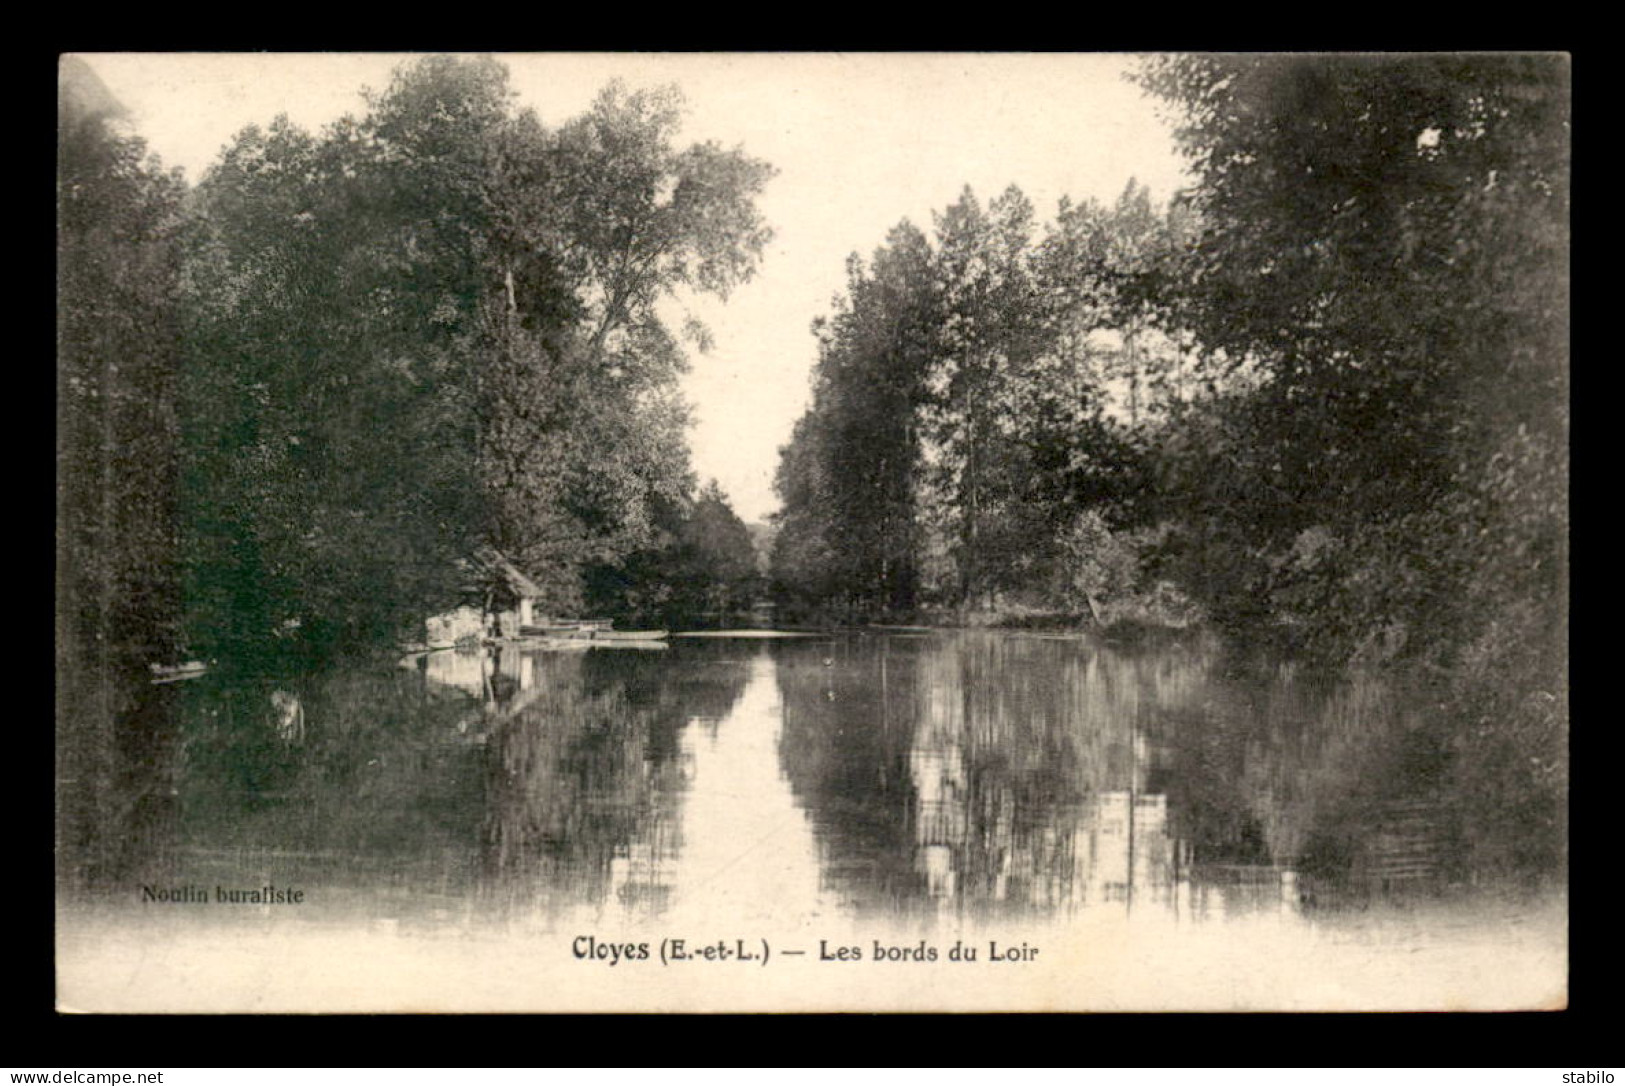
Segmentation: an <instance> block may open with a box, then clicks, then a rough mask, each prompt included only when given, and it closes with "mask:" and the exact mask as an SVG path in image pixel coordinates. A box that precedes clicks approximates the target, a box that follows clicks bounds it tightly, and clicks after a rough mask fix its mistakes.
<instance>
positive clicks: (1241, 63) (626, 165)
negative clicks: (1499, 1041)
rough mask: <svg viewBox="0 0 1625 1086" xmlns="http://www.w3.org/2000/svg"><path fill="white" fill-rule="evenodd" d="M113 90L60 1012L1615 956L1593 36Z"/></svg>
mask: <svg viewBox="0 0 1625 1086" xmlns="http://www.w3.org/2000/svg"><path fill="white" fill-rule="evenodd" d="M59 94H60V97H59V107H58V116H59V133H60V134H59V145H58V163H57V230H58V313H57V327H58V339H57V341H58V359H57V372H58V390H57V391H58V417H57V434H58V447H57V465H58V467H57V493H58V505H57V509H58V521H57V540H58V543H57V547H58V549H57V570H56V600H57V626H56V645H57V657H58V659H57V694H56V705H57V762H56V795H57V809H56V832H57V836H56V855H57V870H58V881H57V888H56V900H57V919H58V925H57V934H56V939H57V942H56V960H57V981H58V994H57V1006H58V1008H59V1010H60V1011H62V1012H64V1013H106V1012H161V1013H187V1012H205V1013H210V1012H249V1013H257V1012H264V1013H276V1012H315V1013H321V1012H350V1011H365V1012H421V1011H432V1012H450V1013H462V1012H532V1011H534V1012H555V1011H567V1012H610V1011H648V1012H692V1011H702V1012H732V1011H773V1012H828V1011H854V1012H857V1011H861V1012H915V1011H1076V1012H1097V1011H1123V1010H1128V1011H1237V1010H1244V1011H1258V1010H1265V1011H1299V1010H1302V1011H1329V1010H1339V1011H1342V1010H1507V1009H1519V1010H1556V1009H1562V1008H1564V1007H1565V1006H1566V1004H1567V999H1568V995H1567V977H1568V914H1567V901H1568V889H1567V886H1568V883H1567V871H1568V867H1567V865H1568V846H1567V841H1568V824H1567V799H1568V662H1567V621H1568V618H1567V598H1568V580H1567V576H1568V572H1567V571H1568V564H1567V563H1568V559H1567V555H1568V507H1567V491H1568V443H1569V437H1568V402H1569V400H1568V396H1569V392H1568V372H1569V370H1568V346H1567V344H1568V287H1569V284H1568V272H1567V267H1568V244H1569V236H1568V206H1569V205H1568V200H1569V173H1568V163H1569V110H1570V78H1569V60H1568V58H1567V57H1564V56H1554V55H1549V54H1534V53H1531V54H1516V53H1503V54H1493V55H1475V54H1459V55H1458V54H1440V55H1433V54H1395V55H1382V54H1361V55H1355V54H1323V55H1314V54H1260V55H1241V54H1223V55H1183V54H1180V55H1175V54H1152V55H1144V56H1128V55H1116V54H1092V53H1078V54H1066V53H1046V54H998V53H967V54H950V53H910V54H881V53H872V54H821V53H715V54H707V53H688V54H658V53H621V54H617V53H559V54H545V53H543V54H498V55H460V54H459V55H431V54H422V55H418V54H375V53H354V54H339V53H334V54H297V55H295V54H257V53H256V54H246V53H245V54H157V53H148V54H82V55H64V56H63V57H62V58H61V60H60V68H59Z"/></svg>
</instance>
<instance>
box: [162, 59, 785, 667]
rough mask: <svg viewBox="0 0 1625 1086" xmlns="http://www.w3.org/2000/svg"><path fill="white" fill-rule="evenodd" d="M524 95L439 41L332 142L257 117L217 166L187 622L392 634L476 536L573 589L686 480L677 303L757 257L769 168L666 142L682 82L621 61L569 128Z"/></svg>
mask: <svg viewBox="0 0 1625 1086" xmlns="http://www.w3.org/2000/svg"><path fill="white" fill-rule="evenodd" d="M512 97H513V96H512V93H511V91H510V90H509V89H508V84H507V73H506V70H505V69H504V68H503V67H502V66H501V65H500V64H498V63H496V62H494V61H491V60H488V59H478V60H466V61H465V60H457V59H453V58H447V57H433V58H426V59H424V60H422V61H419V62H417V63H415V64H413V65H411V66H409V67H407V68H404V69H402V70H401V71H400V72H398V73H397V75H396V77H395V79H394V81H393V82H392V84H391V85H390V86H389V87H388V88H387V89H386V90H385V91H383V92H382V93H380V94H377V95H374V96H373V97H372V98H371V99H370V102H369V105H370V110H369V111H368V113H367V114H366V115H365V116H363V117H360V118H346V119H344V120H342V121H340V122H338V123H337V124H335V125H333V126H331V127H330V128H329V129H327V130H326V131H325V132H323V133H322V134H321V135H319V136H313V135H310V134H308V133H305V132H302V131H300V130H299V129H297V128H296V127H294V126H293V125H291V124H289V123H288V122H287V121H286V120H282V119H279V120H277V121H276V122H274V123H273V124H272V125H271V126H270V127H269V128H267V129H260V128H258V127H253V128H249V129H247V130H245V131H244V132H242V133H241V134H240V135H239V136H238V137H237V138H236V140H235V141H234V142H233V143H232V144H231V146H229V147H228V148H227V149H226V150H225V152H224V154H223V156H222V158H221V160H220V161H219V162H218V163H217V164H216V165H215V167H214V168H213V169H212V170H211V171H210V173H209V175H208V176H207V177H206V178H205V179H204V180H203V182H202V183H201V184H200V185H199V187H198V190H197V192H196V194H195V199H194V202H193V203H194V209H193V210H194V226H195V229H194V233H193V243H192V251H191V253H190V254H189V261H188V266H187V277H186V282H185V287H186V291H185V295H184V298H185V303H184V308H185V311H186V315H187V320H188V352H187V363H186V378H185V388H186V394H187V407H186V410H185V411H184V413H183V414H184V418H185V419H186V421H187V430H186V444H185V449H186V462H187V467H188V471H187V475H186V479H187V484H188V485H187V490H186V499H187V505H186V509H185V511H184V515H183V518H182V520H183V523H184V524H185V525H186V526H187V527H188V528H189V529H190V534H189V538H188V552H187V558H188V561H187V566H186V568H187V570H188V574H189V576H190V582H189V585H188V588H189V598H190V600H191V603H192V608H191V617H192V618H193V620H194V621H193V626H192V629H191V637H192V641H193V643H194V644H197V645H200V646H207V647H209V649H210V650H211V651H212V649H213V647H214V646H217V645H234V646H244V645H252V644H255V643H259V642H268V641H269V642H270V643H276V642H278V641H280V642H283V643H286V644H288V645H290V646H298V647H300V648H301V649H303V650H305V651H308V652H312V653H316V654H318V655H327V654H330V653H331V652H333V651H338V650H342V649H347V648H352V647H357V646H362V645H366V644H372V643H377V642H380V641H386V640H388V639H389V638H391V637H393V636H394V635H395V634H397V633H398V632H399V631H400V630H401V629H403V628H404V627H405V626H406V625H408V624H409V623H411V622H412V621H414V620H420V619H421V618H422V616H423V615H424V613H425V611H426V609H432V608H434V607H436V606H438V605H440V604H443V603H449V602H450V601H451V600H452V599H453V598H455V596H456V595H457V594H458V592H459V591H462V590H464V589H465V588H466V586H467V581H468V573H467V572H466V564H465V562H464V559H466V557H467V555H468V554H469V553H470V552H471V550H472V548H473V547H474V546H476V545H478V544H480V543H486V544H490V545H493V546H495V547H496V548H497V549H498V550H500V551H501V552H503V553H504V554H506V555H508V556H509V557H510V558H511V559H512V560H513V561H514V562H515V563H517V564H518V565H519V566H520V568H522V569H525V570H527V571H528V572H530V573H531V574H532V575H533V577H535V579H537V581H538V582H539V583H540V584H541V585H542V587H543V588H544V590H545V591H546V593H547V597H546V598H544V599H543V600H542V601H541V604H542V606H543V607H544V608H546V609H551V610H554V611H558V612H566V613H567V612H569V611H573V610H575V609H576V608H579V607H580V606H582V605H583V603H584V597H583V587H584V585H583V580H582V577H583V574H584V572H585V571H587V570H588V569H591V568H599V567H603V566H606V565H609V566H612V565H614V564H615V563H618V562H620V561H622V560H623V559H625V558H627V556H629V555H632V554H633V553H635V552H637V551H639V550H647V549H648V548H651V547H655V546H656V545H657V543H658V536H659V525H658V524H657V521H658V519H659V517H660V516H661V515H662V511H663V510H668V509H671V508H676V507H680V506H682V505H684V503H686V502H688V501H689V500H690V492H691V489H692V486H693V481H692V477H691V473H690V471H689V468H688V462H687V450H686V443H685V441H684V433H683V431H684V428H685V426H686V422H687V416H686V410H685V408H684V406H683V404H682V402H681V399H680V397H679V395H678V393H677V390H676V381H677V378H678V376H679V375H680V374H681V372H682V371H683V369H684V368H685V366H686V362H685V359H684V355H683V351H682V348H681V346H680V342H679V337H678V335H677V334H676V333H674V332H673V331H672V330H671V329H669V328H667V327H666V324H665V323H664V321H663V320H662V317H661V314H660V312H659V310H658V309H657V303H658V302H660V300H661V299H662V298H665V297H668V296H671V295H674V294H676V293H678V292H680V291H704V292H710V293H714V294H718V295H723V296H725V295H726V294H727V293H728V291H729V290H730V289H731V288H732V287H734V286H735V285H737V284H738V283H740V282H742V281H743V280H744V279H746V278H748V277H749V276H750V275H751V273H752V271H753V269H754V267H755V265H756V262H757V261H758V259H759V257H760V255H761V252H762V248H763V246H764V244H765V242H766V239H767V237H768V232H767V229H766V227H765V225H764V224H763V223H762V221H761V219H760V216H759V215H758V213H757V212H756V210H755V206H754V199H755V197H756V195H757V194H758V193H759V192H760V190H761V188H762V186H763V185H764V184H765V182H766V180H767V178H768V176H769V174H770V171H769V169H768V167H766V166H765V165H764V164H762V163H760V162H757V161H755V160H753V159H750V158H748V157H747V156H745V155H744V154H743V153H741V152H739V151H728V150H723V149H721V148H719V147H716V146H714V145H710V144H701V145H696V146H692V147H689V148H686V149H681V148H678V147H676V146H674V144H673V138H674V136H675V132H676V128H677V125H678V122H679V120H680V109H679V106H680V100H679V99H678V98H677V97H676V94H675V92H674V91H659V92H638V93H628V92H627V91H626V90H625V89H624V88H621V87H620V86H618V85H611V86H610V87H608V88H606V89H605V91H604V92H603V93H602V94H601V95H600V96H599V98H598V99H597V101H596V102H595V103H594V105H593V107H592V108H591V110H590V111H589V112H588V113H587V114H586V115H584V116H583V117H581V118H579V119H577V120H575V121H572V122H570V123H568V124H566V125H564V126H563V127H562V128H559V129H556V130H553V129H548V128H547V127H545V126H544V125H543V124H542V123H541V122H540V121H539V120H538V119H537V118H536V116H535V115H534V114H532V113H530V112H529V111H516V110H515V108H514V105H513V102H512ZM694 331H695V334H696V335H697V336H698V337H699V338H701V339H703V329H695V330H694Z"/></svg>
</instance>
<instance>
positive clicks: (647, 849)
mask: <svg viewBox="0 0 1625 1086" xmlns="http://www.w3.org/2000/svg"><path fill="white" fill-rule="evenodd" d="M150 697H151V699H153V705H152V706H151V707H149V708H148V710H147V711H146V713H145V715H144V716H143V717H142V719H144V720H147V721H149V724H148V726H147V733H146V734H145V736H144V738H143V740H142V741H141V742H138V743H133V744H132V743H130V742H128V741H126V742H125V743H123V744H122V747H121V749H122V751H123V753H122V754H121V755H120V758H121V759H122V760H121V761H119V764H118V765H116V766H115V767H114V769H113V771H112V772H111V773H110V775H109V774H104V777H103V780H104V783H105V781H109V780H110V781H111V782H112V788H111V791H108V790H107V789H106V788H104V789H103V791H102V793H101V794H99V796H98V798H97V800H96V802H95V803H94V804H92V805H91V806H92V807H93V808H94V812H95V813H94V815H85V816H84V817H81V818H78V819H77V820H75V819H74V818H68V817H67V816H63V817H64V818H66V820H67V821H68V822H71V823H72V825H73V826H74V827H76V829H75V830H74V832H71V833H64V834H63V835H62V837H63V839H62V841H61V842H60V843H59V854H60V856H61V858H62V861H63V867H64V869H65V870H66V871H68V872H69V873H70V874H71V875H72V876H73V877H71V878H68V879H67V881H66V882H65V883H64V890H63V891H62V892H61V893H60V894H59V900H60V902H61V904H60V907H59V918H60V923H59V941H58V956H59V978H60V982H61V987H62V995H61V998H62V1000H63V1001H64V1003H65V1004H66V1005H72V1006H75V1007H84V1008H88V1009H110V1010H111V1009H162V1010H200V1009H201V1010H214V1009H232V1010H253V1009H277V1010H317V1009H367V1010H402V1009H446V1010H473V1009H480V1010H521V1009H525V1010H528V1009H604V1010H608V1009H638V1010H662V1009H730V1010H748V1009H819V1010H836V1009H882V1010H883V1009H1009V1010H1015V1009H1028V1010H1041V1009H1078V1010H1090V1009H1096V1010H1098V1009H1122V1008H1132V1009H1241V1008H1245V1009H1298V1008H1321V1009H1350V1008H1378V1007H1406V1008H1423V1007H1426V1008H1434V1009H1454V1008H1460V1007H1475V1008H1476V1007H1483V1008H1502V1007H1553V1006H1561V1005H1562V1004H1563V1002H1564V999H1565V995H1564V992H1565V977H1566V968H1567V958H1566V945H1567V939H1566V917H1565V908H1564V898H1563V894H1562V891H1561V888H1560V887H1559V888H1553V886H1552V884H1551V880H1548V881H1547V882H1546V883H1545V884H1542V885H1543V886H1544V888H1540V887H1532V886H1530V885H1527V884H1520V885H1519V886H1516V887H1513V886H1509V885H1507V884H1506V883H1504V882H1503V881H1499V880H1497V879H1495V878H1492V877H1491V876H1490V875H1489V873H1488V872H1489V867H1490V864H1489V859H1488V858H1491V857H1495V856H1498V855H1501V854H1503V853H1504V852H1505V851H1506V849H1505V847H1504V846H1505V842H1501V841H1498V840H1496V839H1495V835H1496V832H1497V831H1496V830H1495V829H1494V827H1486V826H1485V825H1483V824H1482V823H1481V822H1480V821H1478V820H1475V819H1473V818H1471V817H1468V814H1467V813H1468V811H1469V810H1470V808H1469V806H1467V805H1465V804H1464V803H1463V802H1462V796H1461V795H1460V789H1461V783H1460V775H1459V774H1457V773H1456V772H1454V770H1453V758H1452V754H1451V751H1450V750H1449V748H1448V744H1447V742H1446V740H1445V739H1444V738H1443V737H1442V736H1441V731H1440V729H1439V727H1438V726H1437V722H1438V719H1439V714H1440V712H1442V711H1443V709H1444V707H1443V706H1440V705H1438V704H1436V703H1434V702H1432V701H1430V699H1429V696H1428V695H1427V693H1426V692H1425V691H1418V690H1415V689H1404V690H1402V689H1396V688H1394V687H1392V686H1390V685H1389V684H1387V683H1385V682H1383V681H1381V680H1380V679H1377V678H1374V677H1348V676H1340V677H1326V676H1317V675H1313V674H1309V673H1306V672H1303V671H1300V670H1299V669H1296V668H1294V667H1292V666H1290V665H1284V664H1282V665H1260V664H1257V663H1256V662H1255V663H1252V664H1248V665H1245V666H1243V665H1239V664H1236V663H1235V662H1233V661H1231V660H1230V659H1229V658H1227V656H1226V654H1225V653H1224V652H1223V651H1222V649H1221V647H1220V646H1218V645H1217V644H1216V643H1212V642H1207V641H1199V640H1198V641H1191V642H1185V643H1180V644H1176V645H1173V646H1159V647H1156V648H1151V649H1142V650H1138V651H1127V650H1114V649H1111V648H1107V647H1104V646H1101V645H1098V644H1095V643H1093V642H1089V641H1084V640H1078V639H1073V638H1066V637H1058V636H1044V635H1038V634H1029V633H954V632H932V633H924V632H890V633H884V632H875V633H862V634H859V633H853V634H842V635H828V636H807V637H783V638H770V637H762V636H749V635H740V636H717V637H705V638H683V637H677V638H673V639H672V640H671V641H670V642H669V644H668V645H666V646H659V647H651V646H643V647H631V646H628V647H619V648H590V649H576V650H572V651H562V652H561V651H547V652H543V651H525V650H523V649H521V648H519V647H516V646H505V647H502V648H500V649H487V650H484V651H482V652H470V653H459V652H440V653H433V654H429V655H427V656H418V657H413V658H409V659H407V660H403V661H401V662H400V663H399V664H398V665H396V666H393V667H388V666H384V667H378V668H375V669H371V670H361V671H352V672H346V673H340V674H330V675H325V676H320V677H303V678H299V679H282V680H268V679H267V680H256V681H254V682H246V681H245V682H240V683H236V684H226V683H224V682H221V681H218V680H215V679H211V678H204V679H200V680H195V681H192V682H183V683H175V684H172V685H167V686H163V687H154V688H153V690H152V692H151V694H150ZM63 810H64V811H66V812H68V814H69V815H71V814H72V813H73V812H75V811H78V810H80V808H79V807H75V805H74V802H73V800H72V797H71V796H70V797H68V798H67V799H65V800H64V801H63ZM87 826H88V827H89V828H88V829H87V828H86V827H87ZM267 888H270V892H269V894H266V889H267ZM233 891H236V892H237V893H238V895H239V896H240V897H242V898H244V900H241V901H237V902H232V901H231V900H230V897H231V895H232V893H233ZM255 891H258V892H259V893H260V896H261V899H260V900H255V899H252V898H251V897H249V895H250V894H252V893H253V892H255ZM295 891H296V892H297V893H298V895H299V900H298V901H297V903H296V902H294V901H292V900H291V897H292V893H293V892H295ZM278 892H282V893H284V894H286V895H288V896H287V897H284V898H283V899H280V900H279V899H277V898H276V894H277V893H278ZM223 893H224V894H225V895H226V897H225V899H224V900H223V899H222V894H223ZM673 939H681V940H683V945H682V946H681V947H679V948H677V949H676V951H675V953H676V954H677V955H679V957H678V958H676V960H665V961H662V960H660V959H663V958H667V956H668V954H669V952H671V951H672V949H673V948H672V947H671V940H673ZM627 945H630V946H631V948H632V949H631V951H630V952H627V954H626V958H627V960H622V948H623V947H625V946H627ZM712 945H714V946H716V947H718V948H720V949H719V950H717V951H715V957H714V958H712V959H706V958H702V957H690V958H682V957H680V955H683V954H685V953H686V954H690V955H693V954H696V953H697V952H696V950H695V948H698V947H706V946H712ZM640 946H641V947H643V948H645V952H646V953H648V954H649V957H648V958H640V956H639V954H638V948H639V947H640ZM605 947H608V948H610V949H608V950H605V949H603V948H605ZM843 948H845V952H846V953H845V955H844V957H843ZM967 950H971V951H974V952H975V954H976V957H975V958H974V959H973V960H967V959H966V957H965V952H966V951H967ZM955 951H957V956H956V957H952V958H950V954H951V953H953V952H955ZM917 959H924V960H917Z"/></svg>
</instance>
